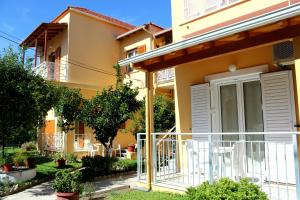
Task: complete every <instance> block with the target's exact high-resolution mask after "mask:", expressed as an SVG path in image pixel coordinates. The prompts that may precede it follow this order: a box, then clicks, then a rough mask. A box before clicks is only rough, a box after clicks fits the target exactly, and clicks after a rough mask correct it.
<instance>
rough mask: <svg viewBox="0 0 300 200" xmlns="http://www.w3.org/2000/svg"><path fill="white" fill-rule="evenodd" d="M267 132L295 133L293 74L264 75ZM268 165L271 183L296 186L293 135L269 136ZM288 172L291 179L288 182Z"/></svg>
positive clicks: (262, 76) (267, 143)
mask: <svg viewBox="0 0 300 200" xmlns="http://www.w3.org/2000/svg"><path fill="white" fill-rule="evenodd" d="M261 86H262V102H263V114H264V131H265V132H280V131H282V132H293V131H296V130H295V129H296V128H295V127H294V125H295V123H296V116H295V111H294V106H295V104H294V91H293V77H292V72H291V71H280V72H274V73H267V74H262V75H261ZM265 140H266V145H265V152H266V166H267V170H269V172H268V173H267V174H269V175H268V179H269V180H270V181H279V182H288V183H295V178H294V177H295V175H294V170H289V169H294V151H293V144H292V135H291V134H271V135H270V134H266V135H265ZM286 169H288V171H287V173H288V180H286V178H287V177H286Z"/></svg>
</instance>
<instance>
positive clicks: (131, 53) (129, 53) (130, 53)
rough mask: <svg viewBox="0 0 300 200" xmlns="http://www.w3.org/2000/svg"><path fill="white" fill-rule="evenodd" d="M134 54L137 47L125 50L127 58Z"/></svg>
mask: <svg viewBox="0 0 300 200" xmlns="http://www.w3.org/2000/svg"><path fill="white" fill-rule="evenodd" d="M136 55H137V48H135V49H131V50H129V51H127V52H126V57H127V58H131V57H133V56H136Z"/></svg>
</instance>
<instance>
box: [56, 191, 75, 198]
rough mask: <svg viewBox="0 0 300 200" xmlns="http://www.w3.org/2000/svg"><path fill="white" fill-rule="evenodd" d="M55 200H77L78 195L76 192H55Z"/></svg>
mask: <svg viewBox="0 0 300 200" xmlns="http://www.w3.org/2000/svg"><path fill="white" fill-rule="evenodd" d="M56 196H57V200H67V199H68V200H79V194H78V193H76V192H57V193H56Z"/></svg>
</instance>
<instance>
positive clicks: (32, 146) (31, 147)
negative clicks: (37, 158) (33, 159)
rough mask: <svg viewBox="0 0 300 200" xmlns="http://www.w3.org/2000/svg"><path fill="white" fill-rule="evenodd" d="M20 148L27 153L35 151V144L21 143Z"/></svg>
mask: <svg viewBox="0 0 300 200" xmlns="http://www.w3.org/2000/svg"><path fill="white" fill-rule="evenodd" d="M21 148H22V149H26V150H27V151H32V150H36V149H37V148H36V144H35V142H26V143H23V144H22V145H21Z"/></svg>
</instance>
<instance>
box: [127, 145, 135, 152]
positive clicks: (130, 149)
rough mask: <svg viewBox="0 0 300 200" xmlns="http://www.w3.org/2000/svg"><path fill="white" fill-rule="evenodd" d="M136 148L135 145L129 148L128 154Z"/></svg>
mask: <svg viewBox="0 0 300 200" xmlns="http://www.w3.org/2000/svg"><path fill="white" fill-rule="evenodd" d="M134 149H135V146H134V145H129V146H128V147H127V150H128V152H134Z"/></svg>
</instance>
